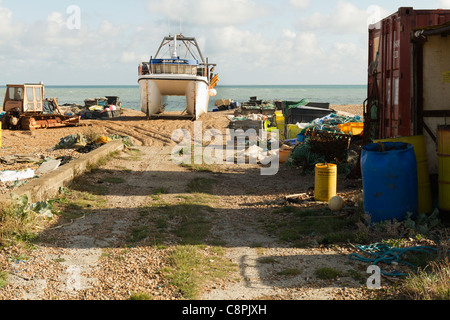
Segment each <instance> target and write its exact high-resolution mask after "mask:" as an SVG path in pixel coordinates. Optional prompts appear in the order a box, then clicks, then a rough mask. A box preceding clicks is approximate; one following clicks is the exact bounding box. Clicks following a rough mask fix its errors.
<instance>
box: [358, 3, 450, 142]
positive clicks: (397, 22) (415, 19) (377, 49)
mask: <svg viewBox="0 0 450 320" xmlns="http://www.w3.org/2000/svg"><path fill="white" fill-rule="evenodd" d="M449 21H450V10H414V8H412V7H402V8H399V10H398V11H397V12H395V13H394V14H392V15H390V16H389V17H386V18H385V19H383V20H381V21H379V22H378V23H375V24H373V25H371V26H370V27H369V77H368V99H367V101H366V102H365V107H364V111H365V112H364V113H365V123H366V126H367V127H366V129H365V132H366V137H367V136H369V137H370V138H371V139H384V138H393V137H398V136H411V135H414V134H415V132H416V131H417V128H416V125H417V122H418V121H420V119H417V118H416V117H415V113H416V110H415V105H414V101H415V98H416V97H415V96H414V86H415V81H414V71H413V70H414V68H413V63H414V60H415V56H414V55H415V52H414V45H413V41H412V39H413V35H414V32H415V31H416V30H417V29H419V28H427V27H430V26H435V25H443V24H445V23H447V22H449Z"/></svg>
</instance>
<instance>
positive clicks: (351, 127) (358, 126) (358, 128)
mask: <svg viewBox="0 0 450 320" xmlns="http://www.w3.org/2000/svg"><path fill="white" fill-rule="evenodd" d="M338 128H339V129H341V130H342V132H344V133H345V134H351V135H354V136H360V135H362V134H363V133H364V123H359V122H350V123H344V124H338Z"/></svg>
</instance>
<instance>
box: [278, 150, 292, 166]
mask: <svg viewBox="0 0 450 320" xmlns="http://www.w3.org/2000/svg"><path fill="white" fill-rule="evenodd" d="M291 153H292V150H291V149H285V150H280V163H285V162H286V161H287V160H288V159H289V157H290V156H291Z"/></svg>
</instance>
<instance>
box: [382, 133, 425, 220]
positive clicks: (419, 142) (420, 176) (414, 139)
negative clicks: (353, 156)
mask: <svg viewBox="0 0 450 320" xmlns="http://www.w3.org/2000/svg"><path fill="white" fill-rule="evenodd" d="M374 142H375V143H377V142H404V143H409V144H412V145H413V147H414V153H415V154H416V159H417V180H418V181H417V183H418V188H419V190H418V194H419V199H418V201H419V212H420V213H426V214H430V213H432V212H433V200H432V196H431V182H430V173H429V170H428V159H427V148H426V145H425V137H424V136H423V135H418V136H410V137H399V138H390V139H383V140H378V141H374Z"/></svg>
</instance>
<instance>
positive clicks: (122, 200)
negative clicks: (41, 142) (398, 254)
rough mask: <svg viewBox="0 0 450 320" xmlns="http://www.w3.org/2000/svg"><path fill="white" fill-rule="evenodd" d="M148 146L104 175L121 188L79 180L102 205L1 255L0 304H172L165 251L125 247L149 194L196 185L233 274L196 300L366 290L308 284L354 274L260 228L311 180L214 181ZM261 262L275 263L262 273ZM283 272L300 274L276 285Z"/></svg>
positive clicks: (93, 176)
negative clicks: (97, 191)
mask: <svg viewBox="0 0 450 320" xmlns="http://www.w3.org/2000/svg"><path fill="white" fill-rule="evenodd" d="M214 116H216V117H217V115H214ZM139 121H140V120H139ZM211 121H212V122H211V123H214V119H213V120H211ZM156 125H159V124H156ZM206 125H211V124H208V123H206ZM118 126H120V127H122V125H121V124H114V123H113V122H107V123H104V124H102V128H107V132H109V133H112V132H116V133H118V132H119V130H117V131H115V128H118ZM129 127H130V126H129V125H128V126H127V129H126V130H130V129H129ZM121 130H122V131H125V128H121ZM142 130H143V128H140V129H139V130H136V131H135V133H134V134H136V132H138V133H139V134H140V133H142V132H143V131H142ZM146 130H147V131H149V129H148V128H147V129H146ZM156 131H157V130H156ZM128 132H129V131H127V133H128ZM65 133H67V130H65ZM37 134H40V133H37ZM152 134H156V133H155V132H153V131H152ZM157 134H159V135H160V137H162V136H164V137H167V134H163V133H162V132H159V133H158V132H157ZM54 141H56V138H54V139H53V140H52V143H54ZM146 141H147V140H144V139H141V140H139V141H137V144H138V146H137V147H136V148H137V149H139V151H140V154H141V156H140V157H139V159H130V155H129V154H127V153H123V154H121V155H120V156H119V157H115V158H114V159H112V160H110V161H109V162H108V163H106V164H105V165H104V166H103V167H102V170H109V172H110V173H111V175H112V176H114V177H116V178H121V179H123V183H120V184H114V183H108V182H104V181H99V180H98V179H99V177H98V176H97V173H96V172H92V173H89V174H87V175H85V177H84V178H83V179H86V180H88V181H90V183H94V184H95V183H96V182H97V183H98V184H100V185H101V186H104V187H105V186H106V187H107V192H106V193H105V194H104V195H102V196H101V198H103V199H104V200H106V201H105V204H104V205H99V206H96V205H94V206H92V208H90V209H89V210H88V213H87V214H85V215H84V216H83V217H81V218H79V219H77V220H74V221H73V222H72V223H70V224H68V225H65V226H62V227H57V228H53V229H52V228H49V229H46V230H44V231H42V234H41V239H40V240H41V241H40V242H39V243H37V244H36V245H35V247H34V248H32V250H25V252H24V251H23V249H17V248H6V249H3V250H0V263H2V269H3V270H5V269H6V270H7V271H8V272H9V274H10V277H9V284H8V285H7V286H6V287H4V288H3V289H1V290H0V299H1V300H29V299H31V300H54V299H61V300H124V299H129V298H130V296H131V294H133V293H136V292H148V293H150V294H151V295H152V297H153V298H154V299H155V300H177V299H180V298H181V296H180V293H179V292H178V291H177V290H176V288H174V287H172V286H171V285H170V283H169V281H168V280H167V279H166V278H164V277H163V276H162V275H161V272H160V271H161V270H162V269H163V268H165V267H167V259H166V257H167V250H170V249H160V248H159V249H158V248H155V247H148V246H142V247H139V246H137V247H125V246H124V244H125V243H126V238H127V236H128V235H129V228H130V227H131V226H132V225H133V224H134V223H135V222H136V221H137V220H138V218H139V215H140V210H141V208H142V207H143V206H145V205H146V204H148V202H149V201H150V195H151V194H152V192H153V191H154V190H157V189H158V188H165V189H166V190H169V194H170V195H174V194H183V193H185V192H186V186H187V185H188V183H189V182H190V181H192V180H193V179H194V178H196V177H199V176H202V177H209V178H212V179H214V180H215V181H216V184H215V185H214V189H213V190H211V192H212V193H213V194H214V195H216V196H218V197H217V198H218V199H219V200H218V201H217V202H216V203H211V204H210V205H211V206H212V207H214V209H215V213H214V214H215V215H216V218H217V219H215V220H214V221H215V224H214V227H213V235H212V236H213V237H214V238H215V239H220V240H221V241H223V243H225V245H224V246H225V248H226V249H227V257H228V259H230V261H232V262H233V263H235V264H236V265H237V266H238V271H237V272H236V274H233V275H230V276H229V277H228V278H227V279H224V280H221V281H220V282H218V283H208V284H206V286H205V288H204V290H203V291H204V293H203V295H202V296H201V297H200V299H203V300H240V299H245V300H248V299H284V300H290V299H294V300H303V299H304V300H311V299H312V300H332V299H364V291H365V290H364V288H362V287H361V284H360V283H357V282H356V281H355V280H353V279H352V278H350V277H342V278H341V279H336V280H333V281H325V280H318V279H316V277H315V276H314V270H315V269H316V268H317V267H320V266H329V267H334V268H338V269H340V270H342V271H346V270H349V269H351V268H355V266H354V265H352V264H350V263H349V260H348V256H347V254H348V252H347V251H346V250H345V249H342V248H333V249H329V248H325V247H320V246H317V247H315V248H305V249H300V248H292V247H290V244H288V243H283V242H280V241H279V239H277V237H276V236H274V235H271V234H268V233H267V232H266V231H265V229H264V227H263V222H262V221H263V220H264V218H267V217H272V218H273V215H274V213H273V212H274V209H275V208H276V207H277V206H274V205H271V204H270V203H272V202H273V201H276V200H277V199H280V197H282V196H284V195H288V194H294V193H301V192H306V191H307V190H308V189H309V188H310V187H311V186H312V185H313V177H311V176H307V175H306V176H305V175H301V174H300V173H298V172H295V171H293V170H294V169H292V168H285V167H283V168H282V169H281V170H280V172H279V174H278V175H277V176H275V177H271V178H270V179H269V178H267V177H263V176H261V175H260V174H259V170H260V168H259V167H258V166H252V165H243V166H238V165H234V166H229V167H224V168H222V169H221V172H222V173H221V174H217V173H193V172H192V171H189V170H188V169H187V168H183V167H180V166H177V165H175V164H174V163H172V162H171V161H170V152H171V150H172V147H173V144H172V145H171V144H169V142H168V141H166V139H165V138H164V139H160V143H159V144H157V145H154V141H153V144H152V143H148V142H146ZM41 149H42V148H41ZM119 168H120V169H119ZM103 172H104V171H103ZM21 255H23V256H21ZM261 258H271V259H272V261H274V262H273V263H261ZM287 268H294V269H298V270H301V273H300V274H299V275H295V276H280V275H279V272H280V271H282V270H285V269H287Z"/></svg>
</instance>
